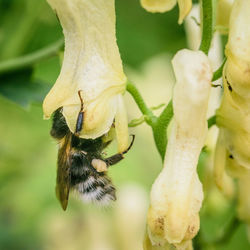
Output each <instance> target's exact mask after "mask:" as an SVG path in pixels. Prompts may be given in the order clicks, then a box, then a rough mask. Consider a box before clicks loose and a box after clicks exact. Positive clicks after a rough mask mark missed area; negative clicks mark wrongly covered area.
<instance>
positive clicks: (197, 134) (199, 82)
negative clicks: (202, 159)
mask: <svg viewBox="0 0 250 250" xmlns="http://www.w3.org/2000/svg"><path fill="white" fill-rule="evenodd" d="M172 63H173V67H174V72H175V75H176V85H175V87H174V94H173V107H174V118H173V123H174V124H173V128H172V131H171V134H170V138H169V142H168V147H167V151H166V155H165V162H164V168H163V170H162V171H161V173H160V175H159V176H158V178H157V179H156V181H155V182H154V184H153V186H152V190H151V195H150V197H151V204H150V208H149V212H148V237H149V239H150V241H151V242H152V245H155V246H161V245H162V246H165V245H166V244H167V243H169V244H172V245H174V246H175V247H176V248H178V249H191V248H190V246H191V245H192V244H191V239H192V238H193V237H194V236H195V235H196V234H197V232H198V230H199V225H200V223H199V214H198V213H199V210H200V207H201V203H202V200H203V192H202V187H201V183H200V181H199V178H198V175H197V172H196V166H197V163H198V159H199V155H200V152H201V149H202V147H203V145H204V142H205V138H206V135H207V130H208V128H207V120H206V114H207V106H208V100H209V93H210V89H211V78H212V69H211V66H210V62H209V60H208V58H207V56H206V55H205V54H204V53H203V52H201V51H191V50H187V49H185V50H181V51H179V52H178V53H177V54H176V56H175V57H174V59H173V61H172ZM190 117H191V118H192V119H191V118H190ZM190 244H191V245H190ZM152 249H153V248H152Z"/></svg>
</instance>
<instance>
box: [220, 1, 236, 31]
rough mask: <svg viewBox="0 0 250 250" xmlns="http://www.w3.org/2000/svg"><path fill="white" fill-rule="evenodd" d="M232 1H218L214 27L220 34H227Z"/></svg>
mask: <svg viewBox="0 0 250 250" xmlns="http://www.w3.org/2000/svg"><path fill="white" fill-rule="evenodd" d="M233 3H234V0H218V1H217V9H216V26H217V30H218V31H219V32H220V33H222V34H227V33H228V28H229V19H230V14H231V10H232V6H233Z"/></svg>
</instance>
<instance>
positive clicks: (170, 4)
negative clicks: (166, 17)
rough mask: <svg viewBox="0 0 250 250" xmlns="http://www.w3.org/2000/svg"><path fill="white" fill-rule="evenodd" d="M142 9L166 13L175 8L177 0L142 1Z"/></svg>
mask: <svg viewBox="0 0 250 250" xmlns="http://www.w3.org/2000/svg"><path fill="white" fill-rule="evenodd" d="M140 1H141V5H142V7H143V8H144V9H145V10H147V11H149V12H153V13H154V12H166V11H169V10H171V9H173V8H174V6H175V4H176V0H140Z"/></svg>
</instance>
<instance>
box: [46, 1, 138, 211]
mask: <svg viewBox="0 0 250 250" xmlns="http://www.w3.org/2000/svg"><path fill="white" fill-rule="evenodd" d="M47 1H48V3H49V5H50V6H51V8H52V9H53V10H54V12H55V13H56V15H57V17H58V20H59V21H60V24H61V26H62V29H63V34H64V37H65V50H64V59H63V64H62V68H61V72H60V75H59V76H58V78H57V80H56V83H55V84H54V86H53V87H52V89H51V90H50V91H49V93H48V94H47V96H46V97H45V99H44V102H43V111H44V117H45V118H46V119H49V118H50V116H51V115H52V114H54V117H53V125H52V130H51V135H52V136H53V137H54V138H56V139H57V140H58V141H59V153H58V170H57V187H56V193H57V197H58V199H59V200H60V202H61V205H62V207H63V209H64V210H65V209H66V208H67V204H68V197H69V191H70V190H71V189H74V190H77V191H78V192H79V193H80V197H81V198H82V199H83V200H84V201H99V202H102V203H107V202H108V201H110V200H115V188H114V187H113V185H112V183H111V181H110V179H109V178H108V177H107V176H106V174H105V172H106V171H107V168H108V167H109V166H110V165H114V164H116V163H117V162H119V161H120V160H121V159H123V155H124V154H125V153H126V152H127V151H128V150H129V149H130V148H131V146H132V143H133V140H132V142H131V144H130V146H129V140H128V139H129V134H128V121H127V114H126V108H125V105H124V102H123V94H124V93H125V90H126V82H127V78H126V76H125V74H124V72H123V67H122V61H121V58H120V54H119V49H118V46H117V43H116V35H115V2H114V0H108V1H107V0H47ZM79 109H80V110H79ZM112 127H114V128H112ZM112 130H115V134H116V140H117V145H118V153H117V154H115V155H113V156H111V157H109V158H107V159H104V158H103V156H102V151H103V150H104V149H105V148H106V147H107V146H108V145H109V143H110V142H111V141H112V139H113V138H110V139H107V137H108V136H107V135H110V134H111V131H112ZM133 139H134V137H133Z"/></svg>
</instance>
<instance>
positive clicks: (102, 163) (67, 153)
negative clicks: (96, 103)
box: [50, 91, 134, 210]
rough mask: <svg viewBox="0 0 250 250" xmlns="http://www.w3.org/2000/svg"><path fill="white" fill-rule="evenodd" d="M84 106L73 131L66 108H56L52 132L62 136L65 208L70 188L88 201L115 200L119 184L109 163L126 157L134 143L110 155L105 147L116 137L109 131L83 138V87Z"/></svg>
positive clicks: (60, 178) (60, 193) (60, 188)
mask: <svg viewBox="0 0 250 250" xmlns="http://www.w3.org/2000/svg"><path fill="white" fill-rule="evenodd" d="M78 93H79V97H80V100H81V108H80V111H79V114H78V118H77V122H76V129H75V133H72V132H71V131H70V130H69V128H68V126H67V124H66V120H65V118H64V116H63V114H62V108H59V109H58V110H56V111H55V112H54V116H53V123H52V129H51V132H50V134H51V136H52V137H54V138H55V139H57V140H58V142H59V151H58V160H57V184H56V195H57V198H58V199H59V201H60V203H61V205H62V208H63V210H66V208H67V205H68V198H69V191H70V190H71V189H73V190H76V191H78V193H79V195H80V198H81V199H82V200H83V201H86V202H98V203H101V204H104V205H105V204H108V203H109V202H110V201H112V200H115V199H116V196H115V188H114V186H113V184H112V182H111V180H110V178H109V177H108V176H107V175H106V173H105V172H106V171H107V169H108V167H109V166H111V165H114V164H116V163H118V162H119V161H121V160H122V159H123V155H124V154H126V153H127V152H128V151H129V149H130V148H131V147H132V144H133V142H134V135H133V139H132V142H131V144H130V146H129V147H128V148H127V150H125V151H123V152H122V153H117V154H115V155H113V156H110V157H108V158H106V159H104V158H103V156H102V151H103V150H104V149H105V148H106V147H107V146H108V145H109V144H110V143H111V141H112V138H109V139H108V140H105V135H103V136H101V137H99V138H96V139H82V138H80V137H79V132H80V131H81V129H82V125H83V122H84V111H83V100H82V98H81V94H80V91H79V92H78Z"/></svg>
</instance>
